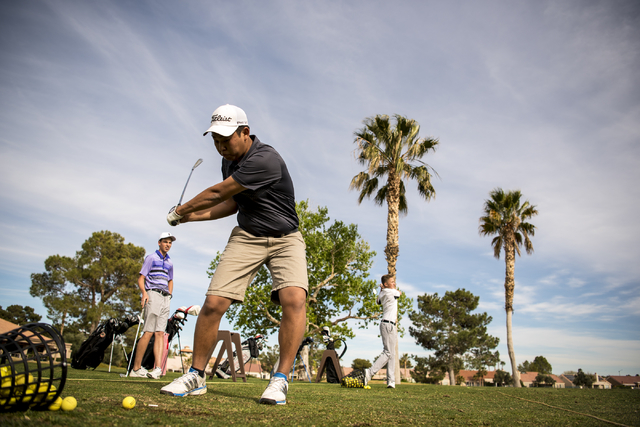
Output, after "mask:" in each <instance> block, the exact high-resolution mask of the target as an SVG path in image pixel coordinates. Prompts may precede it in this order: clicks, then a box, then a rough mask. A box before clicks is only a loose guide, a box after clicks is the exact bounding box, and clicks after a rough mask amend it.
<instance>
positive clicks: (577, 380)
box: [573, 369, 596, 388]
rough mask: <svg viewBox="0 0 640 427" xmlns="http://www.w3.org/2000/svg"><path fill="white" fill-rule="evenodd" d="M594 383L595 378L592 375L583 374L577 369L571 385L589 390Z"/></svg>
mask: <svg viewBox="0 0 640 427" xmlns="http://www.w3.org/2000/svg"><path fill="white" fill-rule="evenodd" d="M595 382H596V376H595V375H593V374H585V373H584V372H583V371H582V369H578V373H577V374H576V376H575V377H573V385H575V386H577V387H580V386H583V387H586V388H591V387H592V386H593V383H595Z"/></svg>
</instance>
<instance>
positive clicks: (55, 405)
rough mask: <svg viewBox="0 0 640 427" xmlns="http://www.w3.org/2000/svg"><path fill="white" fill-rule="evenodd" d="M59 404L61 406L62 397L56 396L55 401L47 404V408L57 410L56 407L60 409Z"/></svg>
mask: <svg viewBox="0 0 640 427" xmlns="http://www.w3.org/2000/svg"><path fill="white" fill-rule="evenodd" d="M60 406H62V398H61V397H59V396H58V398H57V399H56V401H55V402H53V403H52V404H51V405H49V410H50V411H57V410H58V409H60Z"/></svg>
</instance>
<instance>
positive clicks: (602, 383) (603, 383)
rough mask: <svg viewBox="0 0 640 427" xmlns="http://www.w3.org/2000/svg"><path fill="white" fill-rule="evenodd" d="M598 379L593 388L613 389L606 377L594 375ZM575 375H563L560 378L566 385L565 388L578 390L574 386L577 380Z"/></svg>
mask: <svg viewBox="0 0 640 427" xmlns="http://www.w3.org/2000/svg"><path fill="white" fill-rule="evenodd" d="M593 375H594V376H595V377H596V381H595V382H594V383H593V385H592V386H591V388H599V389H607V390H608V389H611V383H610V382H609V381H607V379H606V378H605V377H603V376H602V375H598V374H597V373H596V374H593ZM575 377H576V376H575V375H570V374H562V375H560V376H559V378H560V380H561V381H562V382H563V383H564V386H565V388H576V387H577V386H576V385H575V384H573V381H574V380H575Z"/></svg>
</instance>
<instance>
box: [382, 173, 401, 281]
mask: <svg viewBox="0 0 640 427" xmlns="http://www.w3.org/2000/svg"><path fill="white" fill-rule="evenodd" d="M387 185H388V187H389V188H388V192H387V208H388V212H387V246H386V247H385V248H384V255H385V258H386V260H387V272H388V273H389V274H391V275H392V276H394V277H395V275H396V262H397V261H398V254H399V252H400V248H399V246H400V245H399V243H398V222H399V215H398V212H399V206H400V179H399V178H398V176H397V175H396V174H395V173H389V180H388V181H387Z"/></svg>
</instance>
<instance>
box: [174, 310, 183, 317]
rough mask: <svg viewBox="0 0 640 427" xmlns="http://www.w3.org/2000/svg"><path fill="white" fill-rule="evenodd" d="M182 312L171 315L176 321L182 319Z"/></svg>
mask: <svg viewBox="0 0 640 427" xmlns="http://www.w3.org/2000/svg"><path fill="white" fill-rule="evenodd" d="M184 316H185V314H184V311H176V314H174V315H173V317H175V318H176V319H184Z"/></svg>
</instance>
